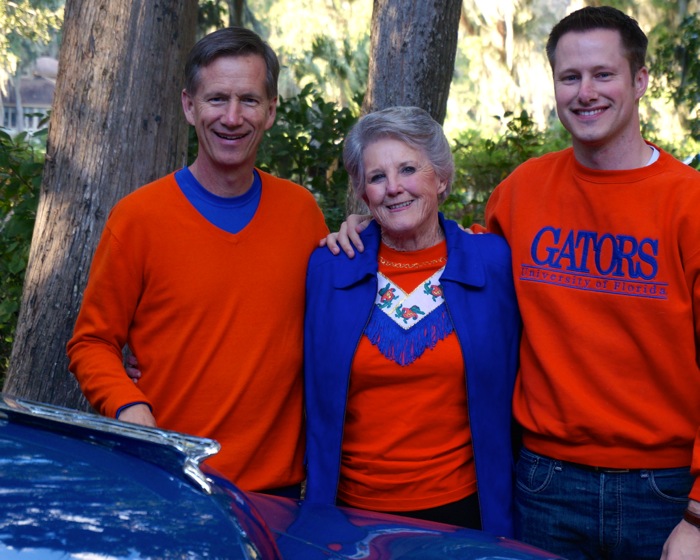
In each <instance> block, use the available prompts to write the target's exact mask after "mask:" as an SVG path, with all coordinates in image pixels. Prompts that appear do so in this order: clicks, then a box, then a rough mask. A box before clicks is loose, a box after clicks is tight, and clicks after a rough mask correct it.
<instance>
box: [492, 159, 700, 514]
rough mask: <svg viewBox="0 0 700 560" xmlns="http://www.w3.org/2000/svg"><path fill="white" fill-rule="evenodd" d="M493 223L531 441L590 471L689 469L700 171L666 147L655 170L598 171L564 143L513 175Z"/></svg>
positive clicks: (501, 190) (517, 406) (699, 463)
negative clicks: (518, 337)
mask: <svg viewBox="0 0 700 560" xmlns="http://www.w3.org/2000/svg"><path fill="white" fill-rule="evenodd" d="M486 220H487V227H488V229H489V230H490V231H492V232H496V233H501V234H502V235H504V236H505V238H506V239H507V240H508V242H509V244H510V246H511V249H512V252H513V273H514V277H515V282H516V291H517V295H518V304H519V306H520V312H521V314H522V318H523V324H524V331H523V337H522V343H521V353H520V373H519V376H518V380H517V382H516V388H515V396H514V412H515V416H516V418H517V420H518V421H519V422H520V424H522V426H523V427H524V430H525V431H524V443H525V445H526V446H527V447H529V448H530V449H532V450H533V451H535V452H537V453H541V454H543V455H547V456H550V457H553V458H556V459H560V460H565V461H571V462H575V463H583V464H587V465H594V466H605V467H618V468H671V467H680V466H686V465H690V464H691V459H692V456H693V444H694V440H696V438H697V439H700V433H699V432H698V426H700V367H699V365H698V364H699V359H700V358H699V355H698V351H699V350H698V349H699V348H700V173H698V172H697V171H695V170H693V169H691V168H690V167H688V166H686V165H683V164H682V163H680V162H678V161H676V160H675V159H673V158H672V157H671V156H670V155H669V154H667V153H665V152H663V151H661V154H660V158H659V160H658V161H656V162H655V163H653V164H652V165H650V166H647V167H643V168H640V169H634V170H629V171H597V170H592V169H588V168H584V167H583V166H581V165H580V164H578V163H577V162H576V160H575V158H574V155H573V151H572V150H571V149H568V150H564V151H562V152H558V153H554V154H549V155H546V156H544V157H541V158H538V159H534V160H531V161H528V162H527V163H525V164H523V165H522V166H520V167H519V168H518V169H516V171H515V172H514V173H513V174H512V175H511V176H510V177H508V178H507V179H506V180H505V181H503V182H502V183H501V184H500V185H499V186H498V188H497V189H496V190H495V191H494V193H493V195H492V197H491V199H490V200H489V202H488V205H487V209H486ZM695 447H696V452H695V459H694V461H693V463H692V464H693V473H694V475H695V476H696V484H695V486H694V488H693V491H692V493H691V497H692V498H693V499H695V500H700V482H698V479H697V476H698V474H699V473H700V446H699V445H698V444H697V443H696V444H695Z"/></svg>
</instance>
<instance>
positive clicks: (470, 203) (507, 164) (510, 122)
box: [442, 111, 569, 226]
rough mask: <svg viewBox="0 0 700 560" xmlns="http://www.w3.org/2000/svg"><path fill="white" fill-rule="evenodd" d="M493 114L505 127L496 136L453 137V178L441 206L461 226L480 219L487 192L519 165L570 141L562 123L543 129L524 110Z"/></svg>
mask: <svg viewBox="0 0 700 560" xmlns="http://www.w3.org/2000/svg"><path fill="white" fill-rule="evenodd" d="M496 118H497V119H498V120H499V121H501V123H502V124H503V126H504V128H505V131H504V132H503V134H501V135H500V136H499V137H497V138H496V139H495V140H494V139H490V138H484V137H482V136H481V133H480V132H479V131H478V130H468V131H465V132H463V133H462V134H460V135H459V137H458V138H457V139H456V141H455V147H454V157H455V180H454V184H453V186H452V192H451V193H450V196H449V197H448V198H447V200H446V201H445V202H444V203H443V205H442V210H443V212H444V213H445V215H446V216H448V217H450V218H452V219H454V220H457V221H458V222H460V223H461V224H462V225H464V226H470V225H471V224H473V223H475V222H476V223H483V220H484V207H485V206H486V202H487V200H488V198H489V195H490V194H491V192H492V191H493V189H494V188H495V187H496V186H497V185H498V183H500V182H501V181H502V180H503V179H505V178H506V177H507V176H508V175H509V174H510V172H511V171H513V170H514V169H515V168H516V167H517V166H518V165H520V164H521V163H523V162H524V161H526V160H528V159H530V158H531V157H536V156H540V155H542V154H545V153H547V152H551V151H554V150H560V149H563V148H565V147H566V146H568V145H569V139H568V136H567V133H566V131H564V129H563V128H562V127H561V125H557V126H555V127H553V128H552V129H550V130H548V131H542V130H540V129H539V128H538V127H537V124H536V123H535V122H534V121H533V120H532V118H531V117H530V115H529V114H528V113H527V112H526V111H522V112H521V113H520V114H519V115H516V114H514V113H513V112H510V111H509V112H506V113H505V114H504V115H503V116H502V117H496Z"/></svg>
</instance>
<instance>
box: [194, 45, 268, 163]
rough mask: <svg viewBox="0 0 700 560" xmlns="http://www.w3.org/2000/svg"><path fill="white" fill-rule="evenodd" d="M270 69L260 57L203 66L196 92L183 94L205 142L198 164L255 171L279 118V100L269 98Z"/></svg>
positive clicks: (201, 143) (232, 58)
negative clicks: (268, 134) (263, 145)
mask: <svg viewBox="0 0 700 560" xmlns="http://www.w3.org/2000/svg"><path fill="white" fill-rule="evenodd" d="M266 72H267V68H266V66H265V61H264V59H263V58H262V57H261V56H258V55H244V56H226V57H220V58H217V59H215V60H214V61H213V62H212V63H211V64H209V65H208V66H205V67H204V68H202V69H201V70H200V74H199V86H198V87H197V91H196V92H194V93H191V92H190V93H188V92H186V91H183V92H182V107H183V109H184V111H185V117H186V118H187V122H189V123H190V124H191V125H193V126H194V127H195V130H196V131H197V138H198V140H199V154H198V156H197V163H198V165H202V166H206V167H207V168H208V169H209V170H216V171H217V172H221V173H226V172H227V171H232V170H233V171H235V170H237V169H239V168H250V170H251V171H252V167H253V166H254V165H255V157H256V155H257V151H258V146H260V142H262V139H263V135H264V133H265V131H266V130H267V129H269V128H270V127H271V126H272V124H273V123H274V121H275V112H276V103H277V99H276V98H274V99H269V98H268V97H267V90H266V87H265V83H266V82H265V78H266Z"/></svg>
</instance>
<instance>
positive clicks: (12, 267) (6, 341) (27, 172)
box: [0, 128, 46, 386]
mask: <svg viewBox="0 0 700 560" xmlns="http://www.w3.org/2000/svg"><path fill="white" fill-rule="evenodd" d="M45 134H46V129H45V128H43V129H42V130H41V131H39V132H38V133H36V134H35V135H34V137H32V136H29V135H27V133H21V134H18V135H17V136H16V137H14V138H13V137H12V136H10V135H9V134H8V133H7V132H6V131H5V130H4V129H2V128H0V386H1V385H2V379H3V377H4V374H5V371H6V370H7V366H8V362H9V357H10V350H11V348H12V340H13V336H14V331H15V325H16V324H17V316H18V314H19V306H20V301H21V299H22V283H23V281H24V271H25V268H26V266H27V259H28V256H29V246H30V244H31V239H32V230H33V229H34V220H35V218H36V207H37V202H38V199H39V189H40V186H41V176H42V171H43V168H44V153H43V149H42V148H41V146H40V143H41V142H37V137H38V140H39V141H41V140H42V138H43V137H44V136H45Z"/></svg>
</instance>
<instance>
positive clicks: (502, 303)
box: [304, 215, 520, 537]
mask: <svg viewBox="0 0 700 560" xmlns="http://www.w3.org/2000/svg"><path fill="white" fill-rule="evenodd" d="M440 224H441V226H442V228H443V230H444V232H445V236H446V239H447V255H448V258H447V265H446V268H445V271H444V272H443V274H442V278H441V279H440V281H441V284H442V287H443V292H444V294H445V301H446V304H447V309H448V312H449V316H450V318H451V320H452V323H453V325H454V328H455V331H456V333H457V338H458V340H459V343H460V347H461V349H462V355H463V358H464V370H465V374H466V387H467V399H468V403H469V406H468V408H469V424H470V428H471V433H472V444H473V447H474V461H475V466H476V478H477V491H478V496H479V505H480V508H481V520H482V528H483V530H484V531H488V532H490V533H493V534H496V535H501V536H508V537H512V536H513V446H512V434H511V431H512V414H511V404H512V397H513V385H514V382H515V374H516V371H517V365H518V345H519V339H520V315H519V313H518V308H517V304H516V299H515V290H514V287H513V276H512V269H511V258H510V249H509V248H508V245H507V244H506V242H505V240H504V239H503V238H501V237H499V236H496V235H492V234H481V235H469V234H467V233H464V232H463V231H461V230H460V229H459V227H458V226H457V224H456V223H455V222H452V221H449V220H445V219H444V217H443V216H442V215H440ZM380 238H381V235H380V229H379V226H378V225H377V224H376V222H372V223H371V224H370V226H369V227H368V228H367V229H366V230H365V231H364V232H363V234H362V241H363V243H364V246H365V251H364V252H363V253H358V254H356V256H355V257H354V258H353V259H349V258H348V257H347V256H346V255H345V254H341V255H338V256H334V255H332V254H331V252H330V251H329V250H328V249H326V248H321V249H317V250H316V251H314V253H313V254H312V256H311V259H310V261H309V267H308V271H307V283H306V302H307V303H306V317H305V331H304V375H305V397H306V414H307V452H306V460H307V469H308V472H307V476H308V478H307V486H306V499H307V500H309V501H313V502H320V503H335V500H336V492H337V488H338V478H339V472H340V461H341V445H342V439H343V424H344V419H345V407H346V403H347V395H348V386H349V380H350V367H351V364H352V360H353V357H354V355H355V351H356V349H357V345H358V343H359V341H360V338H361V337H362V333H363V331H364V328H365V325H366V324H367V321H368V320H369V317H370V314H371V311H372V307H373V304H374V299H375V296H376V293H377V267H378V263H377V255H378V251H379V244H380ZM435 414H440V411H439V410H436V411H435ZM367 436H368V437H371V434H368V435H367Z"/></svg>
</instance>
